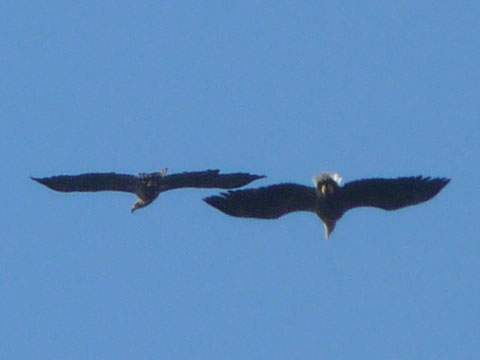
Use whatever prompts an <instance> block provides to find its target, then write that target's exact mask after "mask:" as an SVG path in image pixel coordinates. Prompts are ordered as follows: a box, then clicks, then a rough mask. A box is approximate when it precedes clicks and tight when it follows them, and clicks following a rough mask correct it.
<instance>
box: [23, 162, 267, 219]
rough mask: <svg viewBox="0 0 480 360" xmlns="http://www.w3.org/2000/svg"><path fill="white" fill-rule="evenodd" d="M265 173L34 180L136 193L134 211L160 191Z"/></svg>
mask: <svg viewBox="0 0 480 360" xmlns="http://www.w3.org/2000/svg"><path fill="white" fill-rule="evenodd" d="M264 177H265V176H263V175H252V174H248V173H233V174H220V170H205V171H194V172H183V173H178V174H171V175H167V169H164V170H162V171H160V172H154V173H140V174H138V175H128V174H117V173H114V172H110V173H88V174H80V175H60V176H52V177H45V178H35V177H32V178H31V179H32V180H35V181H37V182H39V183H40V184H43V185H45V186H47V187H49V188H50V189H52V190H55V191H61V192H76V191H80V192H94V191H122V192H129V193H133V194H135V195H137V197H138V200H137V202H136V203H135V204H134V205H133V207H132V209H131V211H132V212H134V211H135V210H137V209H140V208H143V207H145V206H147V205H149V204H151V203H152V202H153V201H154V200H155V199H156V198H157V197H158V195H160V193H162V192H164V191H169V190H174V189H180V188H220V189H233V188H238V187H242V186H245V185H247V184H249V183H251V182H252V181H255V180H258V179H261V178H264Z"/></svg>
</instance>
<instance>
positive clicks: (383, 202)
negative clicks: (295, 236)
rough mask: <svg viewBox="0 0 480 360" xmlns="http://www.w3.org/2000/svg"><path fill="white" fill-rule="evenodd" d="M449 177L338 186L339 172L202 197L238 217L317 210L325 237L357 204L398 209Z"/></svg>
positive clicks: (429, 194)
mask: <svg viewBox="0 0 480 360" xmlns="http://www.w3.org/2000/svg"><path fill="white" fill-rule="evenodd" d="M449 181H450V179H446V178H433V179H432V178H430V177H422V176H416V177H401V178H397V179H364V180H357V181H352V182H349V183H347V184H345V186H341V185H340V182H341V178H340V176H339V175H338V174H322V175H320V176H318V177H316V178H315V179H314V182H315V185H316V187H310V186H304V185H298V184H289V183H285V184H278V185H271V186H267V187H261V188H257V189H246V190H237V191H228V192H225V193H222V194H220V195H217V196H210V197H207V198H205V199H204V200H205V201H206V202H207V203H208V204H210V205H211V206H213V207H215V208H217V209H218V210H220V211H222V212H223V213H225V214H228V215H231V216H237V217H248V218H260V219H277V218H279V217H281V216H283V215H286V214H288V213H290V212H293V211H310V212H314V213H316V214H317V215H318V216H319V217H320V219H322V221H323V223H324V225H325V235H326V237H327V238H328V237H329V235H330V234H331V233H332V231H333V230H334V228H335V224H336V222H337V221H338V220H339V219H340V218H341V217H342V216H343V214H344V213H345V212H347V211H348V210H350V209H353V208H356V207H365V206H367V207H376V208H380V209H384V210H397V209H400V208H403V207H406V206H411V205H415V204H419V203H421V202H424V201H427V200H430V199H431V198H433V197H434V196H435V195H437V194H438V193H439V192H440V190H442V189H443V187H444V186H445V185H447V184H448V182H449Z"/></svg>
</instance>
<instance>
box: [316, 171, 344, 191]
mask: <svg viewBox="0 0 480 360" xmlns="http://www.w3.org/2000/svg"><path fill="white" fill-rule="evenodd" d="M313 183H314V185H315V188H316V190H317V194H318V195H319V196H321V197H327V196H329V195H332V194H334V193H335V192H336V191H337V189H338V188H339V187H340V186H341V184H342V177H341V176H340V175H339V174H337V173H323V174H320V175H317V176H315V177H314V178H313Z"/></svg>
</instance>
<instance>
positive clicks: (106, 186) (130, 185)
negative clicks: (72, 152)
mask: <svg viewBox="0 0 480 360" xmlns="http://www.w3.org/2000/svg"><path fill="white" fill-rule="evenodd" d="M32 180H35V181H37V182H39V183H40V184H43V185H45V186H47V187H49V188H50V189H52V190H56V191H62V192H72V191H124V192H130V193H135V192H136V189H137V185H138V182H139V179H138V177H136V176H133V175H126V174H116V173H91V174H81V175H60V176H52V177H46V178H34V177H32Z"/></svg>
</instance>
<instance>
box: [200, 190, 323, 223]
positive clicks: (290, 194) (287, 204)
mask: <svg viewBox="0 0 480 360" xmlns="http://www.w3.org/2000/svg"><path fill="white" fill-rule="evenodd" d="M204 201H205V202H206V203H208V204H209V205H211V206H213V207H215V208H217V209H218V210H220V211H221V212H223V213H225V214H228V215H231V216H237V217H250V218H261V219H276V218H279V217H281V216H283V215H285V214H287V213H290V212H293V211H312V212H315V208H316V201H317V197H316V195H315V189H314V188H312V187H309V186H303V185H298V184H278V185H272V186H267V187H261V188H258V189H246V190H236V191H228V192H224V193H221V194H220V195H217V196H210V197H207V198H205V199H204Z"/></svg>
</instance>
